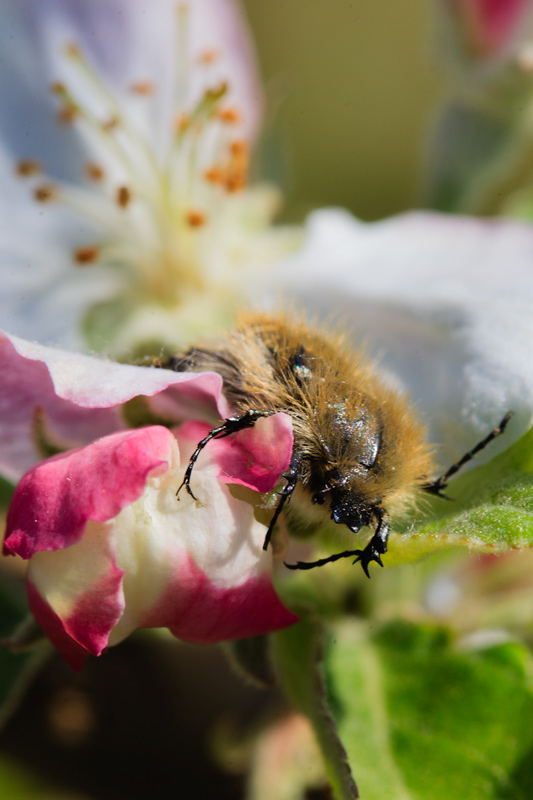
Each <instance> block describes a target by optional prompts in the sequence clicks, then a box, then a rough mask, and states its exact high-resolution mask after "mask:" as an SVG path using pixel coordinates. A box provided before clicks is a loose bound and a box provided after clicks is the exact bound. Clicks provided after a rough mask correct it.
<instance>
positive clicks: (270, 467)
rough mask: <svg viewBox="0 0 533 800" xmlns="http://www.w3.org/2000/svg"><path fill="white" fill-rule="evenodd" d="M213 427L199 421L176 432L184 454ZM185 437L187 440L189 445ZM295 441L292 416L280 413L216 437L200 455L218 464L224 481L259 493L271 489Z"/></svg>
mask: <svg viewBox="0 0 533 800" xmlns="http://www.w3.org/2000/svg"><path fill="white" fill-rule="evenodd" d="M210 430H211V429H210V427H209V426H208V425H204V424H202V423H197V422H186V423H185V424H184V425H182V426H181V427H180V428H179V429H178V431H177V435H178V440H179V441H180V443H181V445H182V449H183V453H184V455H185V453H186V452H187V451H190V452H192V450H193V449H194V447H195V446H196V445H197V444H198V442H199V441H200V440H201V439H203V438H204V437H205V436H206V435H207V434H208V433H209V431H210ZM185 440H188V444H189V446H188V447H187V444H186V442H185ZM293 443H294V437H293V433H292V420H291V417H290V416H289V415H288V414H284V413H279V414H274V415H272V416H271V417H264V418H262V419H259V420H258V421H257V422H256V424H255V425H254V427H253V428H249V429H248V430H243V431H239V433H236V434H233V435H231V436H227V437H224V438H222V439H213V440H212V441H211V442H209V444H208V445H207V446H206V448H205V450H204V452H203V454H202V456H201V458H207V459H209V460H210V461H211V462H212V463H215V464H216V465H217V467H218V469H219V478H220V480H222V481H224V482H225V483H237V484H240V485H241V486H247V487H248V488H249V489H254V490H255V491H256V492H261V493H263V492H270V491H271V490H272V489H273V488H274V486H275V485H276V484H277V483H278V481H279V479H280V476H281V474H282V473H283V472H284V471H285V470H286V469H287V468H288V466H289V464H290V461H291V456H292V448H293ZM191 445H194V446H191Z"/></svg>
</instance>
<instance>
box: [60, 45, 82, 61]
mask: <svg viewBox="0 0 533 800" xmlns="http://www.w3.org/2000/svg"><path fill="white" fill-rule="evenodd" d="M64 52H65V55H66V56H69V57H70V58H81V50H80V48H79V47H78V45H77V44H74V42H67V44H66V45H65V51H64Z"/></svg>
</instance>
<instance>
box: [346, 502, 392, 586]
mask: <svg viewBox="0 0 533 800" xmlns="http://www.w3.org/2000/svg"><path fill="white" fill-rule="evenodd" d="M372 512H373V514H374V515H375V516H376V518H377V520H378V526H377V528H376V532H375V533H374V535H373V536H372V538H371V539H370V541H369V543H368V544H367V546H366V547H365V549H364V550H358V551H356V555H357V558H356V559H355V561H354V562H353V563H354V564H356V563H357V562H358V561H360V562H361V566H362V567H363V571H364V573H365V575H366V577H367V578H370V573H369V571H368V565H369V564H370V562H371V561H375V562H376V564H379V566H380V567H382V566H383V562H382V561H381V556H382V555H383V554H384V553H386V552H387V541H388V539H389V517H388V514H387V512H386V511H385V509H383V508H374V509H372Z"/></svg>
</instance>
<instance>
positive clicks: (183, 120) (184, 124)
mask: <svg viewBox="0 0 533 800" xmlns="http://www.w3.org/2000/svg"><path fill="white" fill-rule="evenodd" d="M190 124H191V118H190V117H189V116H188V114H178V116H177V117H176V122H175V126H176V133H184V131H186V130H187V128H188V127H189V125H190Z"/></svg>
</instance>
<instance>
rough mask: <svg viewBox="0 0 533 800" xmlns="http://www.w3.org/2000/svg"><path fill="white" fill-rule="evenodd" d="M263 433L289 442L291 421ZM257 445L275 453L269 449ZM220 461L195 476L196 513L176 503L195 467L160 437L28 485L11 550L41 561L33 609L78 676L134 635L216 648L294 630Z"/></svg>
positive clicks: (258, 536) (76, 459) (76, 462)
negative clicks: (155, 630)
mask: <svg viewBox="0 0 533 800" xmlns="http://www.w3.org/2000/svg"><path fill="white" fill-rule="evenodd" d="M264 422H265V423H267V424H268V425H269V426H270V427H271V428H272V429H273V430H274V431H275V430H282V431H286V430H288V429H287V421H286V420H284V419H283V415H281V420H278V421H276V419H275V418H273V417H271V418H268V419H266V420H264ZM280 425H281V427H280ZM289 432H290V431H289ZM252 433H253V431H250V432H249V434H250V436H251V435H252ZM258 436H259V440H260V441H262V442H266V448H265V449H266V452H267V453H268V449H269V443H270V437H269V436H268V435H267V434H266V432H265V431H259V434H258ZM288 441H289V440H287V442H286V443H288ZM253 449H254V448H253V447H252V446H251V445H249V450H250V452H251V451H252V450H253ZM289 451H290V448H289ZM257 452H258V453H260V452H261V448H260V447H258V448H257ZM213 456H214V457H213V458H212V459H209V460H207V461H206V462H204V463H203V464H202V465H200V464H198V465H197V468H196V469H195V492H197V497H198V500H197V501H195V500H193V499H192V498H191V497H190V496H188V495H186V494H185V495H184V496H183V497H182V498H180V500H178V499H177V497H176V489H177V487H178V486H179V483H180V482H181V479H182V476H183V471H184V468H185V466H186V464H187V459H186V458H185V459H184V461H183V462H182V463H181V464H180V457H179V448H178V443H177V441H176V439H175V437H174V436H173V434H172V433H171V432H170V431H169V430H168V429H167V428H164V427H158V426H154V427H150V428H141V429H138V430H132V431H125V432H120V433H115V434H112V435H111V436H107V437H104V438H103V439H100V440H97V441H96V442H93V443H92V444H90V445H88V446H87V447H84V448H80V449H78V450H74V451H71V452H69V453H64V454H62V455H60V456H56V457H54V458H50V459H47V460H46V461H44V462H42V463H41V464H39V465H37V466H36V467H34V468H32V469H31V470H30V471H29V472H28V473H27V474H26V475H25V476H24V477H23V479H22V480H21V482H20V484H19V486H18V487H17V489H16V491H15V495H14V498H13V501H12V504H11V508H10V511H9V514H8V519H7V539H6V542H5V545H4V548H5V551H6V552H8V553H17V554H19V555H21V556H22V557H23V558H29V557H31V561H30V566H29V571H28V582H29V598H30V606H31V609H32V611H33V613H34V615H35V617H36V619H37V621H38V622H39V624H40V625H41V626H42V627H43V630H44V631H45V633H46V634H47V635H48V636H49V638H50V639H51V641H52V642H53V643H54V644H55V645H56V647H57V649H58V650H59V652H60V653H61V654H62V655H63V656H64V657H65V659H66V660H67V661H68V662H69V663H70V664H71V666H73V667H74V668H76V669H77V668H79V667H80V666H81V664H82V663H83V659H84V658H85V656H86V655H87V654H88V653H92V654H94V655H99V654H100V653H102V652H103V650H104V649H105V648H106V647H107V646H108V644H116V643H117V642H119V641H121V640H122V639H124V638H125V637H126V636H128V635H129V634H130V633H131V632H132V631H133V630H135V629H136V628H142V627H168V628H169V629H170V630H171V631H172V632H173V633H174V634H175V635H176V636H179V637H180V638H183V639H187V640H189V641H194V642H216V641H223V640H225V639H229V638H240V637H244V636H252V635H257V634H262V633H266V632H269V631H273V630H276V629H278V628H280V627H283V626H286V625H290V624H292V623H293V622H295V621H296V617H295V616H294V615H293V614H292V613H291V612H290V611H288V610H287V609H286V608H285V606H283V604H282V603H281V601H280V600H279V598H278V597H277V595H276V593H275V591H274V588H273V585H272V575H271V573H272V552H271V551H269V552H265V551H264V550H263V541H264V537H265V533H266V528H265V526H264V525H262V524H261V523H259V522H257V521H256V520H255V518H254V509H253V507H252V506H251V505H250V504H249V503H246V502H243V501H241V500H238V499H236V498H235V497H233V496H232V495H231V494H230V492H229V490H228V488H227V487H226V486H225V485H224V483H223V482H222V481H221V480H219V477H218V474H219V472H220V468H219V467H218V466H217V463H216V462H217V454H213ZM284 458H285V457H284ZM281 460H283V459H281ZM281 460H280V459H278V462H279V464H281ZM285 460H286V459H285ZM279 464H278V469H279V468H280V467H279ZM252 473H253V467H252ZM242 477H243V480H242V482H246V475H245V472H243V476H242ZM279 477H280V474H279V472H276V473H274V475H273V480H274V481H277V480H278V479H279ZM247 483H248V484H250V483H253V477H252V479H250V480H248V481H247Z"/></svg>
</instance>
